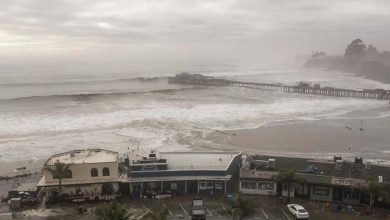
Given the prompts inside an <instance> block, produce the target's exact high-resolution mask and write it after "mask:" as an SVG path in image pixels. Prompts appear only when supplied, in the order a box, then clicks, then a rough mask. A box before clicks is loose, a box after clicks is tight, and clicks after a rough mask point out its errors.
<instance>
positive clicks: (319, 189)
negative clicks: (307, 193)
mask: <svg viewBox="0 0 390 220" xmlns="http://www.w3.org/2000/svg"><path fill="white" fill-rule="evenodd" d="M313 195H316V196H329V187H326V186H313Z"/></svg>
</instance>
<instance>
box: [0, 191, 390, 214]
mask: <svg viewBox="0 0 390 220" xmlns="http://www.w3.org/2000/svg"><path fill="white" fill-rule="evenodd" d="M192 198H193V197H192V196H188V197H175V198H172V199H160V200H159V199H146V200H145V199H137V200H135V199H129V200H123V201H121V202H122V203H123V204H126V206H127V207H128V210H129V213H131V218H130V219H136V220H140V219H142V217H143V216H144V215H145V214H146V213H148V212H150V211H152V212H159V211H161V210H164V209H166V210H167V211H168V216H167V218H168V219H170V220H178V219H186V220H189V219H191V216H190V215H191V208H192V207H191V202H192ZM203 199H204V204H205V212H206V219H208V220H213V219H219V220H224V219H226V220H227V219H229V220H231V219H232V216H231V212H229V210H230V209H229V204H228V203H227V201H226V200H225V199H224V198H219V199H216V198H210V197H206V198H203ZM252 199H253V201H254V202H255V204H256V212H255V214H254V215H253V216H252V217H251V218H246V219H249V220H255V219H256V220H259V219H260V220H293V219H294V217H293V216H292V215H291V214H290V213H289V211H288V210H287V207H286V204H285V203H284V202H283V201H282V200H281V199H280V198H277V197H260V196H254V197H252ZM293 203H297V204H300V205H303V206H304V207H305V208H306V209H307V210H308V212H309V213H310V219H316V220H334V219H343V220H355V219H356V220H374V219H389V220H390V218H388V215H389V214H390V212H389V211H387V212H386V211H382V212H381V211H379V210H377V211H375V214H374V215H371V216H367V215H361V216H360V215H359V214H358V213H357V211H354V213H347V212H346V211H341V212H339V213H332V212H331V211H330V207H329V206H326V204H324V203H315V202H310V201H306V200H299V199H295V201H293ZM95 206H96V204H88V205H87V207H86V208H87V209H88V212H87V213H85V214H83V215H81V216H80V215H78V214H77V209H76V206H72V205H70V204H68V205H66V207H59V206H58V207H50V208H49V209H46V210H26V211H23V212H20V213H16V214H15V216H14V214H11V213H0V219H5V220H6V219H15V218H16V219H29V220H54V219H59V218H60V219H63V220H74V219H79V220H96V218H95V217H94V216H93V210H94V207H95ZM57 212H58V213H57ZM34 213H35V214H34ZM55 213H57V215H54V216H51V215H46V214H55ZM62 213H63V214H62Z"/></svg>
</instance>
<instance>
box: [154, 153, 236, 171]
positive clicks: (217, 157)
mask: <svg viewBox="0 0 390 220" xmlns="http://www.w3.org/2000/svg"><path fill="white" fill-rule="evenodd" d="M238 154H240V153H239V152H221V151H218V152H213V151H210V152H197V151H189V152H161V153H160V158H161V159H165V160H167V163H168V170H226V169H227V168H228V167H229V165H230V163H231V161H232V160H233V159H234V157H236V156H237V155H238Z"/></svg>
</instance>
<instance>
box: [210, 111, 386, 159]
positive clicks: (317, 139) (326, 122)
mask: <svg viewBox="0 0 390 220" xmlns="http://www.w3.org/2000/svg"><path fill="white" fill-rule="evenodd" d="M380 111H381V112H382V113H383V112H386V111H388V109H386V108H385V109H380ZM374 113H375V112H369V111H367V112H353V113H349V114H346V115H342V116H339V117H337V118H333V119H319V120H314V121H313V120H310V121H305V120H298V121H283V122H278V123H273V124H269V125H265V126H261V127H259V128H255V129H240V130H228V131H222V132H214V133H212V134H210V135H208V137H207V139H208V140H211V141H213V142H214V143H216V144H222V145H224V146H225V148H227V149H235V150H241V151H244V152H246V153H267V154H279V155H294V156H309V157H310V156H314V157H327V158H328V157H332V156H333V155H343V156H344V157H345V158H353V157H355V156H357V157H363V158H365V159H372V160H374V161H376V162H379V163H383V164H384V163H388V161H390V117H388V116H385V117H372V114H374ZM361 120H363V129H364V130H363V131H362V132H360V126H361ZM229 134H230V135H229ZM360 134H361V137H360Z"/></svg>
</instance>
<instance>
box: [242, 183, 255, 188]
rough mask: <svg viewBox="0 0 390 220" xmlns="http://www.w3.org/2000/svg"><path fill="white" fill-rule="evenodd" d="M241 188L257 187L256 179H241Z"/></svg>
mask: <svg viewBox="0 0 390 220" xmlns="http://www.w3.org/2000/svg"><path fill="white" fill-rule="evenodd" d="M241 189H257V186H256V181H241Z"/></svg>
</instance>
